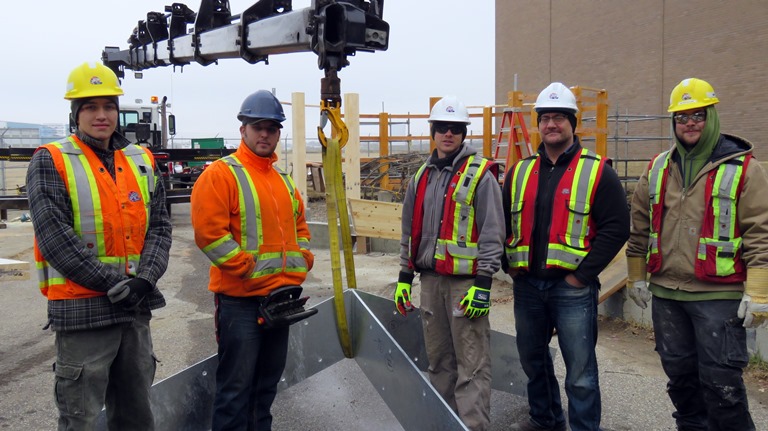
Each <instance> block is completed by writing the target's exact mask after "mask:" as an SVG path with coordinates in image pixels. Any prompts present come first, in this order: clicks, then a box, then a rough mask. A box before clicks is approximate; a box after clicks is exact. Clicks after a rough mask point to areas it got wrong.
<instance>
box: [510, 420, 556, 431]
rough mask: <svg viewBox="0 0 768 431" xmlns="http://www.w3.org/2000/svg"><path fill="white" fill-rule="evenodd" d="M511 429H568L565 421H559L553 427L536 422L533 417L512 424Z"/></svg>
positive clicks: (523, 430) (515, 430) (553, 430)
mask: <svg viewBox="0 0 768 431" xmlns="http://www.w3.org/2000/svg"><path fill="white" fill-rule="evenodd" d="M510 429H511V430H512V431H568V427H567V426H566V425H565V422H563V423H559V424H557V425H555V426H554V427H552V428H547V427H543V426H541V425H538V424H536V423H535V422H534V421H533V420H531V419H526V420H524V421H522V422H520V423H518V424H515V425H512V428H510Z"/></svg>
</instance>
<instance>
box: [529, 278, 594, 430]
mask: <svg viewBox="0 0 768 431" xmlns="http://www.w3.org/2000/svg"><path fill="white" fill-rule="evenodd" d="M514 281H515V283H514V299H515V300H514V306H515V329H516V331H517V351H518V353H519V354H520V362H521V364H522V366H523V371H524V372H525V375H526V376H527V377H528V405H529V407H530V411H529V413H530V416H531V419H532V420H533V421H534V422H535V423H537V424H538V425H540V426H542V427H545V428H553V427H555V426H556V425H560V424H562V423H565V417H564V416H563V407H562V404H561V401H560V389H559V386H558V382H557V377H556V376H555V371H554V366H553V364H552V356H551V355H550V353H549V343H550V341H551V340H552V331H553V330H556V331H557V340H558V343H559V345H560V351H561V354H562V355H563V361H564V362H565V370H566V375H565V394H566V396H567V397H568V422H569V425H570V427H571V430H572V431H582V430H592V431H595V430H599V429H600V415H601V404H600V383H599V379H598V374H597V358H596V356H595V345H596V344H597V292H598V290H599V284H598V282H597V281H595V282H594V283H593V284H592V285H590V286H588V287H584V288H579V287H574V286H571V285H569V284H568V283H566V282H565V280H564V279H559V280H540V279H536V278H533V277H531V276H523V277H516V278H515V280H514Z"/></svg>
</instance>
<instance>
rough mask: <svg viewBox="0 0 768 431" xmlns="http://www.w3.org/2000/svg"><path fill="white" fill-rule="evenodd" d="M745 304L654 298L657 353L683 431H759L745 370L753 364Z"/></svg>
mask: <svg viewBox="0 0 768 431" xmlns="http://www.w3.org/2000/svg"><path fill="white" fill-rule="evenodd" d="M738 307H739V301H735V300H714V301H673V300H669V299H664V298H659V297H655V296H654V298H653V314H652V318H653V330H654V334H655V336H656V351H657V352H658V353H659V357H660V358H661V365H662V367H663V368H664V372H665V373H666V374H667V377H668V378H669V382H668V383H667V393H668V394H669V398H670V399H671V400H672V404H673V405H674V406H675V409H676V411H675V412H674V413H673V414H672V417H674V418H675V421H676V423H677V426H678V429H681V430H704V431H706V430H710V431H714V430H718V431H723V430H734V431H735V430H740V431H750V430H754V429H755V424H754V423H753V422H752V417H751V416H750V414H749V405H748V402H747V392H746V388H745V387H744V380H743V379H742V370H743V368H744V367H746V366H747V362H748V360H749V358H748V354H747V341H746V340H747V338H746V337H747V336H746V330H745V329H744V327H743V326H742V323H743V320H742V319H739V318H738V317H737V316H736V311H737V310H738Z"/></svg>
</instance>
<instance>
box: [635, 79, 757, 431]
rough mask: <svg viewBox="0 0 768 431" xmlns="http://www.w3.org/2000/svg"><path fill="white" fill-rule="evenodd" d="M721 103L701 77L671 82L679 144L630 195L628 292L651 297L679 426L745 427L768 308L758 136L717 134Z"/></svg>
mask: <svg viewBox="0 0 768 431" xmlns="http://www.w3.org/2000/svg"><path fill="white" fill-rule="evenodd" d="M717 103H719V99H718V98H717V95H716V94H715V91H714V89H713V88H712V86H711V85H710V84H709V83H707V82H706V81H703V80H701V79H696V78H689V79H684V80H683V81H682V82H680V83H679V84H678V85H677V86H676V87H675V88H674V89H673V90H672V94H671V96H670V104H669V112H670V113H671V114H672V118H671V119H672V126H673V129H674V136H675V144H674V145H673V146H672V148H671V149H669V150H668V151H665V152H663V153H661V154H659V155H657V156H656V157H654V158H653V160H651V163H650V164H649V166H648V169H647V170H646V172H645V173H644V174H643V176H642V177H641V178H640V181H639V182H638V184H637V188H636V189H635V192H634V196H633V197H632V231H631V236H630V239H629V243H628V246H627V263H628V275H629V284H628V293H629V296H630V298H632V300H634V302H635V303H636V304H637V305H638V306H640V307H641V308H646V307H647V306H648V305H652V310H651V316H652V320H653V329H654V333H655V338H656V350H657V351H658V353H659V357H660V358H661V364H662V366H663V368H664V372H665V373H666V374H667V377H668V378H669V382H668V383H667V393H668V394H669V397H670V399H671V400H672V404H673V405H674V406H675V412H674V413H673V414H672V416H673V417H674V419H675V421H676V424H677V429H680V430H705V429H718V430H739V431H749V430H754V429H755V425H754V423H753V421H752V418H751V416H750V413H749V405H748V402H747V393H746V389H745V387H744V380H743V378H742V371H743V368H744V367H745V366H746V365H747V362H748V360H749V356H748V352H747V343H746V329H745V328H750V327H757V326H760V325H762V324H763V322H764V321H765V319H766V317H768V199H766V198H765V196H764V194H765V191H766V190H768V176H766V173H765V171H764V170H763V168H762V167H761V166H760V163H758V161H757V160H755V158H754V157H753V156H752V151H753V149H754V145H753V144H752V143H751V142H749V141H747V140H746V139H743V138H740V137H737V136H734V135H730V134H725V133H721V132H720V119H719V117H718V114H717V109H716V108H715V105H716V104H717ZM649 275H650V276H649ZM651 298H653V301H652V302H651Z"/></svg>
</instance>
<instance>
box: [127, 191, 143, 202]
mask: <svg viewBox="0 0 768 431" xmlns="http://www.w3.org/2000/svg"><path fill="white" fill-rule="evenodd" d="M128 200H129V201H131V202H138V201H140V200H141V196H139V194H138V193H137V192H130V193H128Z"/></svg>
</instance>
